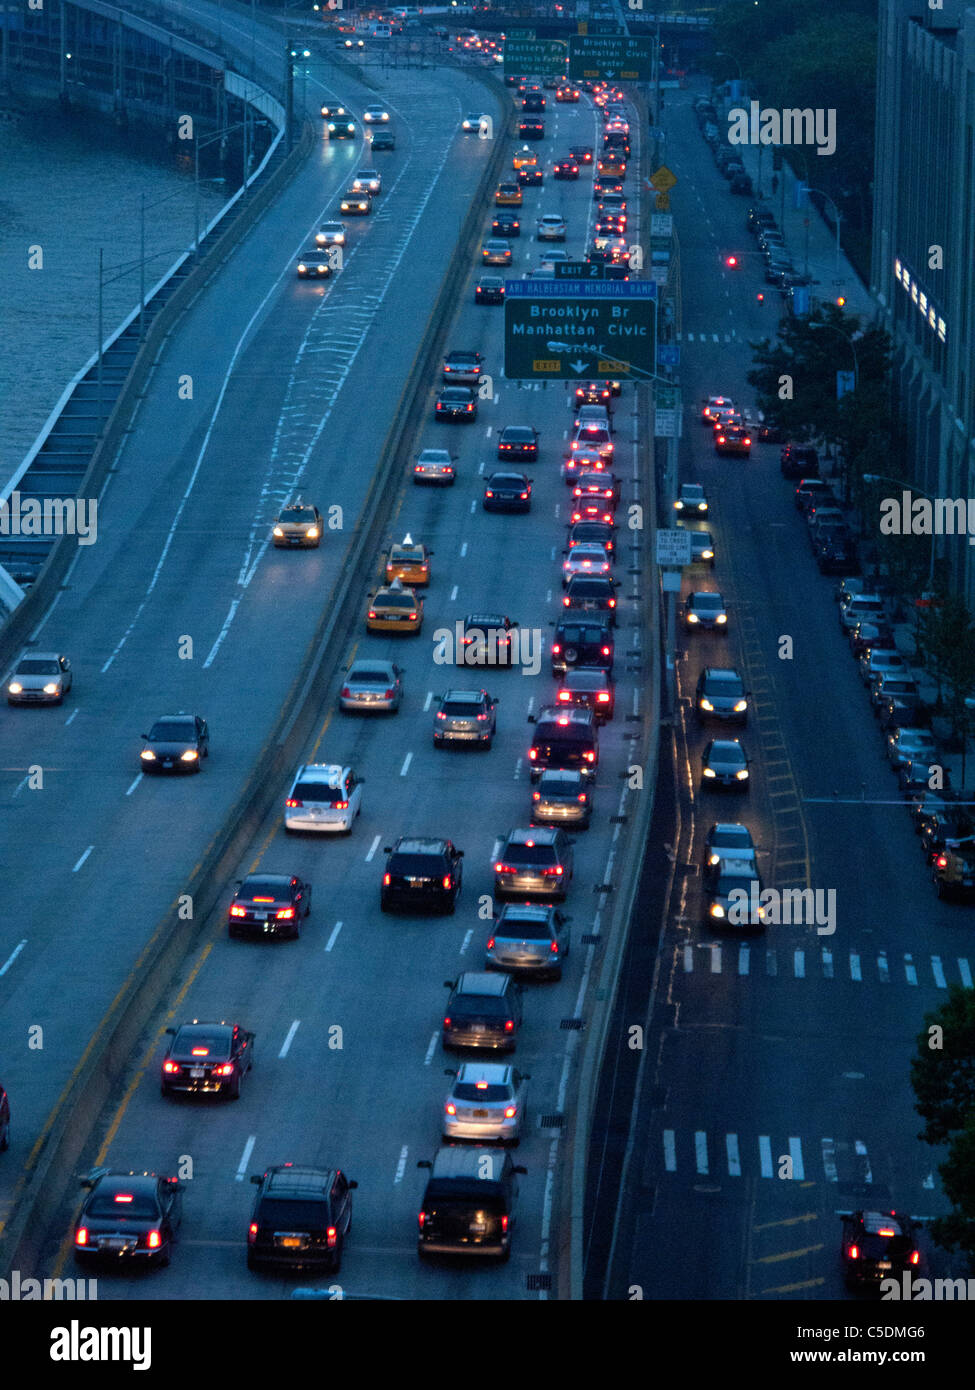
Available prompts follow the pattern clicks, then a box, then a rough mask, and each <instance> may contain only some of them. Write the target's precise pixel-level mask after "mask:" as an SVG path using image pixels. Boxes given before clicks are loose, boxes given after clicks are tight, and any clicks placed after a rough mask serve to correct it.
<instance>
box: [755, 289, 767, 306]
mask: <svg viewBox="0 0 975 1390" xmlns="http://www.w3.org/2000/svg"><path fill="white" fill-rule="evenodd" d="M755 298H756V299H757V300H758V302H759V304H764V303H765V295H764V294H763V292H762V291H761V290H759V292H758V294H756V296H755Z"/></svg>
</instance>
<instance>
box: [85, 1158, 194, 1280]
mask: <svg viewBox="0 0 975 1390" xmlns="http://www.w3.org/2000/svg"><path fill="white" fill-rule="evenodd" d="M81 1185H82V1187H86V1188H88V1189H89V1193H88V1196H87V1197H86V1198H85V1204H84V1206H83V1207H82V1209H81V1215H80V1216H79V1218H78V1224H77V1225H76V1226H75V1232H74V1253H75V1259H76V1260H78V1261H80V1262H86V1263H87V1262H89V1261H90V1262H94V1261H96V1260H103V1261H105V1262H109V1261H110V1262H111V1263H113V1264H122V1263H124V1264H146V1265H148V1264H154V1265H168V1264H169V1259H170V1255H171V1253H172V1248H173V1242H174V1241H175V1239H176V1232H177V1231H178V1230H179V1224H180V1218H181V1215H182V1200H183V1194H182V1190H181V1188H180V1184H179V1182H178V1181H177V1180H176V1178H161V1177H158V1176H157V1175H156V1174H155V1173H113V1172H111V1171H110V1170H109V1169H107V1168H95V1169H93V1170H92V1172H91V1173H90V1174H89V1175H88V1177H86V1178H82V1180H81Z"/></svg>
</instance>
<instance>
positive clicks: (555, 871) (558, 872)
mask: <svg viewBox="0 0 975 1390" xmlns="http://www.w3.org/2000/svg"><path fill="white" fill-rule="evenodd" d="M586 756H587V757H588V754H587V755H586ZM564 873H565V870H564V869H563V868H562V865H561V864H550V865H549V866H548V868H547V869H543V870H542V877H543V878H561V876H562V875H563V874H564Z"/></svg>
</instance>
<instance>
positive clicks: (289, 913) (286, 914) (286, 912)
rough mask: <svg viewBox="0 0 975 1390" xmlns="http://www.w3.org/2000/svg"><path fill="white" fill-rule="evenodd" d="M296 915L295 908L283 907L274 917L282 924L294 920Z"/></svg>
mask: <svg viewBox="0 0 975 1390" xmlns="http://www.w3.org/2000/svg"><path fill="white" fill-rule="evenodd" d="M294 915H295V910H294V908H293V907H282V908H281V909H280V910H279V911H277V912H276V913H275V914H274V917H275V920H276V921H278V922H281V921H286V920H288V919H290V918H292V917H293V916H294Z"/></svg>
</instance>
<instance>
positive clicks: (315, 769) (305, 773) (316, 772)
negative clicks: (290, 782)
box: [296, 763, 349, 782]
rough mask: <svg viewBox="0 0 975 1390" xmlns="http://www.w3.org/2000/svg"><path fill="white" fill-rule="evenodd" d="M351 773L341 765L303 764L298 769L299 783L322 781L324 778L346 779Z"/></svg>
mask: <svg viewBox="0 0 975 1390" xmlns="http://www.w3.org/2000/svg"><path fill="white" fill-rule="evenodd" d="M348 771H349V769H348V768H347V767H343V766H342V764H341V763H302V765H301V767H299V769H298V776H297V779H296V780H297V781H299V782H304V781H305V780H306V779H307V780H308V781H320V780H321V778H323V777H344V776H345V774H346V773H347V772H348Z"/></svg>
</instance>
